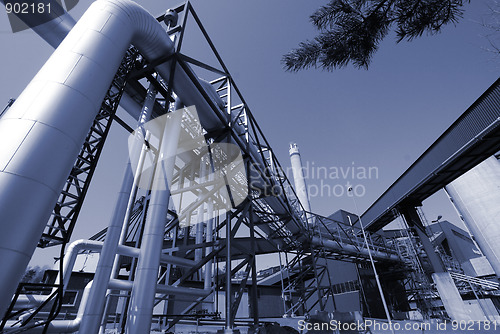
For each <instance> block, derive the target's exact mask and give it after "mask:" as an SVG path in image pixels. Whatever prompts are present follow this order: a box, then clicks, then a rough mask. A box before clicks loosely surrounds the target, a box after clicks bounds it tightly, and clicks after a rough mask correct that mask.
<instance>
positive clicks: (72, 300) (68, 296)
mask: <svg viewBox="0 0 500 334" xmlns="http://www.w3.org/2000/svg"><path fill="white" fill-rule="evenodd" d="M77 297H78V291H76V290H66V292H65V293H64V297H63V300H62V306H66V307H70V306H75V305H76V299H77Z"/></svg>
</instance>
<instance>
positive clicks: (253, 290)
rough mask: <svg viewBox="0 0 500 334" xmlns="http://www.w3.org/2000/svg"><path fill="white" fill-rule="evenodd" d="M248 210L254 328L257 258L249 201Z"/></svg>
mask: <svg viewBox="0 0 500 334" xmlns="http://www.w3.org/2000/svg"><path fill="white" fill-rule="evenodd" d="M248 205H250V208H249V210H248V217H249V219H248V220H249V225H250V240H251V250H250V252H251V253H252V257H253V261H252V289H251V293H250V300H251V302H252V317H253V324H254V326H255V328H257V326H258V325H259V305H258V300H257V263H256V262H257V258H256V256H255V226H254V221H253V204H252V202H250V203H249V204H248Z"/></svg>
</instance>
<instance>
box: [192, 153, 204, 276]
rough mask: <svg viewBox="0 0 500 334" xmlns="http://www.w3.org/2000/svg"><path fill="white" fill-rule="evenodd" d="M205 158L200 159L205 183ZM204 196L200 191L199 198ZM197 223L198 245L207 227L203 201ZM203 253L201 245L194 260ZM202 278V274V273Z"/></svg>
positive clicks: (197, 259) (201, 179) (201, 175)
mask: <svg viewBox="0 0 500 334" xmlns="http://www.w3.org/2000/svg"><path fill="white" fill-rule="evenodd" d="M205 172H206V168H205V159H204V158H203V157H202V158H201V159H200V170H199V173H200V178H199V182H200V184H203V183H204V182H205ZM202 196H203V192H200V193H199V195H198V200H200V198H201V197H202ZM197 220H198V221H197V224H196V239H195V242H196V245H200V244H202V243H203V230H204V227H205V203H201V204H200V205H199V206H198V219H197ZM202 255H203V249H202V248H201V247H199V248H197V249H196V250H195V253H194V260H195V261H196V262H198V261H200V260H201V258H202ZM200 278H201V275H200Z"/></svg>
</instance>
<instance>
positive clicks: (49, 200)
mask: <svg viewBox="0 0 500 334" xmlns="http://www.w3.org/2000/svg"><path fill="white" fill-rule="evenodd" d="M131 42H133V43H134V45H136V47H137V48H138V49H139V50H141V52H142V54H143V55H144V56H145V57H147V58H148V59H149V60H153V59H156V58H159V57H160V56H165V55H168V54H171V53H172V52H173V44H172V41H171V40H170V38H169V37H168V35H167V34H166V32H165V31H164V30H163V28H162V27H161V26H160V24H159V23H158V22H157V21H156V20H155V19H154V18H153V17H152V16H151V15H150V14H149V13H147V11H145V10H144V9H143V8H142V7H140V6H139V5H137V4H135V3H133V2H131V1H126V0H109V1H96V2H94V3H93V4H92V5H91V6H90V8H89V9H88V10H87V12H86V13H85V14H84V15H83V16H82V18H81V19H80V21H79V22H78V23H77V24H76V25H75V27H74V28H73V29H72V30H71V32H70V33H69V34H68V36H67V37H66V38H65V39H64V41H63V42H62V43H61V44H60V45H59V47H58V48H57V49H56V51H55V52H54V54H53V55H52V56H51V57H50V58H49V60H48V61H47V62H46V64H45V65H44V66H43V67H42V69H41V70H40V71H39V72H38V74H37V75H36V76H35V78H34V79H33V80H32V81H31V83H30V84H29V85H28V86H27V87H26V89H25V90H24V91H23V92H22V94H21V95H20V96H19V98H18V99H17V101H16V102H15V103H14V104H13V105H12V107H11V108H10V109H9V110H8V111H7V112H6V113H5V114H4V115H3V117H2V118H1V120H0V142H3V143H10V145H9V146H8V147H7V148H6V149H4V150H2V151H1V152H0V188H1V189H2V191H3V192H4V194H8V195H7V196H2V197H0V212H2V221H1V227H0V228H1V230H2V233H1V234H0V244H1V245H2V248H1V249H0V267H2V268H3V270H2V272H1V273H0V281H2V282H5V284H4V285H3V286H2V287H1V289H0V314H3V313H4V312H5V310H6V307H7V305H8V303H9V300H10V297H11V296H12V294H13V293H14V291H15V288H16V286H17V282H18V281H19V279H20V278H21V276H22V274H23V271H24V268H25V267H26V265H27V264H28V262H29V260H30V257H31V255H32V254H33V251H34V249H35V247H36V245H37V242H38V240H39V238H40V235H41V234H42V231H43V229H44V227H45V224H46V222H47V220H48V219H49V216H50V212H51V210H52V208H53V207H54V205H55V202H56V201H57V197H58V196H59V193H60V190H61V189H62V187H63V185H64V182H65V181H66V177H67V175H68V174H69V172H70V170H71V168H72V165H73V163H74V160H75V158H76V156H77V154H78V152H79V150H80V147H81V145H82V144H83V142H84V139H85V136H86V134H87V132H88V129H89V127H90V125H91V124H92V121H93V119H94V117H95V115H96V114H97V112H98V110H99V107H100V104H101V102H102V99H103V98H104V95H105V94H106V91H107V89H108V87H109V85H110V83H111V80H112V79H113V76H114V74H115V72H116V70H117V68H118V66H119V64H120V62H121V59H122V57H123V55H124V53H125V51H126V50H127V48H128V46H129V44H130V43H131ZM164 67H165V66H164ZM166 67H167V69H166V72H167V74H168V73H169V70H170V68H169V67H168V66H166ZM164 72H165V71H164ZM167 77H168V76H167ZM75 106H77V107H75ZM27 203H29V204H28V205H29V210H26V205H27Z"/></svg>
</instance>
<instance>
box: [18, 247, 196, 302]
mask: <svg viewBox="0 0 500 334" xmlns="http://www.w3.org/2000/svg"><path fill="white" fill-rule="evenodd" d="M102 247H103V242H101V241H95V240H84V239H80V240H76V241H74V242H72V243H71V244H70V245H69V246H68V249H67V252H66V255H65V256H64V263H63V291H66V288H67V287H68V283H69V280H70V278H71V273H72V272H73V268H74V266H75V262H76V259H77V257H78V255H79V253H80V252H81V251H93V252H96V253H99V252H101V250H102ZM117 254H119V255H123V256H128V257H135V258H137V257H139V249H138V248H134V247H130V246H125V245H119V246H118V248H117ZM160 262H161V263H168V264H173V265H176V266H180V267H186V268H192V267H193V266H194V265H195V264H196V262H194V261H192V260H189V259H184V258H180V257H177V256H172V255H167V254H162V255H161V257H160ZM59 279H60V276H57V278H56V282H58V281H59ZM46 299H47V296H46V295H19V297H18V299H17V301H16V306H15V307H16V309H19V308H27V307H35V306H37V305H40V304H41V303H43V302H44V301H45V300H46Z"/></svg>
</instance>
